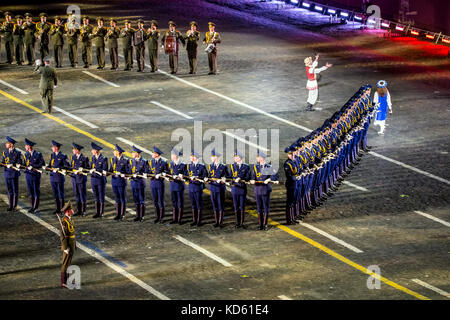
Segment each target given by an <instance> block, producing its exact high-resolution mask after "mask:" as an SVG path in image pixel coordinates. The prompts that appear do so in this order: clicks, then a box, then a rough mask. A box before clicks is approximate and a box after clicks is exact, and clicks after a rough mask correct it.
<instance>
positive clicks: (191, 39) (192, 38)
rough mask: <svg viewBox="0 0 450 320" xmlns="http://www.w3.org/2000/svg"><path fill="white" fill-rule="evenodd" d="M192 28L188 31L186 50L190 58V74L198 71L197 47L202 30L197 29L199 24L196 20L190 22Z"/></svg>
mask: <svg viewBox="0 0 450 320" xmlns="http://www.w3.org/2000/svg"><path fill="white" fill-rule="evenodd" d="M190 25H191V29H190V30H188V31H187V32H186V38H185V39H186V41H187V44H186V50H187V54H188V59H189V68H190V71H189V73H190V74H195V73H197V47H198V40H200V32H198V31H197V28H198V24H197V22H195V21H192V22H191V23H190Z"/></svg>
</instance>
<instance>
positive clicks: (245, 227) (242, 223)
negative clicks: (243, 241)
mask: <svg viewBox="0 0 450 320" xmlns="http://www.w3.org/2000/svg"><path fill="white" fill-rule="evenodd" d="M244 216H245V212H244V210H241V227H242V229H247V226H246V225H245V224H244Z"/></svg>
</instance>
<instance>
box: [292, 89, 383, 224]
mask: <svg viewBox="0 0 450 320" xmlns="http://www.w3.org/2000/svg"><path fill="white" fill-rule="evenodd" d="M370 91H371V86H370V85H366V86H363V87H361V88H360V89H359V91H358V92H357V93H356V94H355V95H354V96H353V97H352V98H351V99H350V100H349V101H348V102H347V103H346V104H345V105H344V106H343V107H342V108H341V110H339V111H337V112H335V113H334V114H333V115H332V116H331V117H330V118H329V119H327V120H325V122H324V124H323V125H322V126H321V127H320V128H318V129H317V130H314V131H313V132H311V133H310V134H309V135H308V136H306V137H303V138H299V139H298V140H297V141H296V142H294V143H293V144H291V145H290V146H289V147H287V148H286V149H285V152H286V153H287V154H288V159H287V160H286V161H285V163H284V172H285V174H286V182H285V186H286V222H287V223H288V224H296V223H298V221H297V220H296V218H301V217H302V216H303V215H306V214H307V213H308V212H309V211H311V210H313V209H314V208H316V207H318V206H320V205H321V204H322V203H323V201H325V200H326V199H327V198H328V197H330V196H332V194H333V191H336V190H337V188H338V187H339V186H340V184H341V183H342V181H343V179H344V177H345V176H346V175H348V174H349V173H350V170H351V169H352V168H353V167H354V166H355V165H356V164H357V163H358V162H359V161H360V158H361V156H362V155H363V153H362V152H361V150H364V151H368V150H369V149H370V147H368V146H367V131H368V129H369V125H370V121H371V119H372V117H373V115H374V113H375V112H376V111H377V110H376V109H375V107H374V106H373V105H372V100H371V97H370Z"/></svg>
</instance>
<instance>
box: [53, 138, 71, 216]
mask: <svg viewBox="0 0 450 320" xmlns="http://www.w3.org/2000/svg"><path fill="white" fill-rule="evenodd" d="M61 146H62V144H61V143H59V142H57V141H55V140H52V154H51V155H50V162H49V164H48V167H49V168H50V169H53V170H52V172H50V184H51V185H52V190H53V197H54V198H55V205H56V210H55V211H54V212H53V213H55V214H58V213H59V212H60V211H61V208H62V207H63V206H64V203H65V202H64V199H65V194H64V182H65V181H66V179H65V174H64V173H65V171H67V169H69V168H70V164H69V161H68V159H67V156H66V155H65V154H63V153H62V152H61Z"/></svg>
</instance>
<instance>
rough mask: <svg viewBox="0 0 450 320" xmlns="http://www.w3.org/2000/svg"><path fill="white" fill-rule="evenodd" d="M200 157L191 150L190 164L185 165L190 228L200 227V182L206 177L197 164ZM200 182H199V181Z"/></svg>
mask: <svg viewBox="0 0 450 320" xmlns="http://www.w3.org/2000/svg"><path fill="white" fill-rule="evenodd" d="M199 158H200V155H199V154H198V153H197V152H195V151H194V150H192V152H191V162H190V163H188V164H187V165H186V173H187V175H188V176H189V179H190V181H189V198H190V200H191V206H192V217H193V221H192V223H191V226H195V225H197V226H201V220H202V208H203V198H202V195H203V189H204V188H205V184H204V183H203V182H202V181H203V179H204V178H205V177H207V176H208V172H207V170H206V167H205V165H204V164H202V163H199V162H198V159H199ZM199 180H200V181H199Z"/></svg>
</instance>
